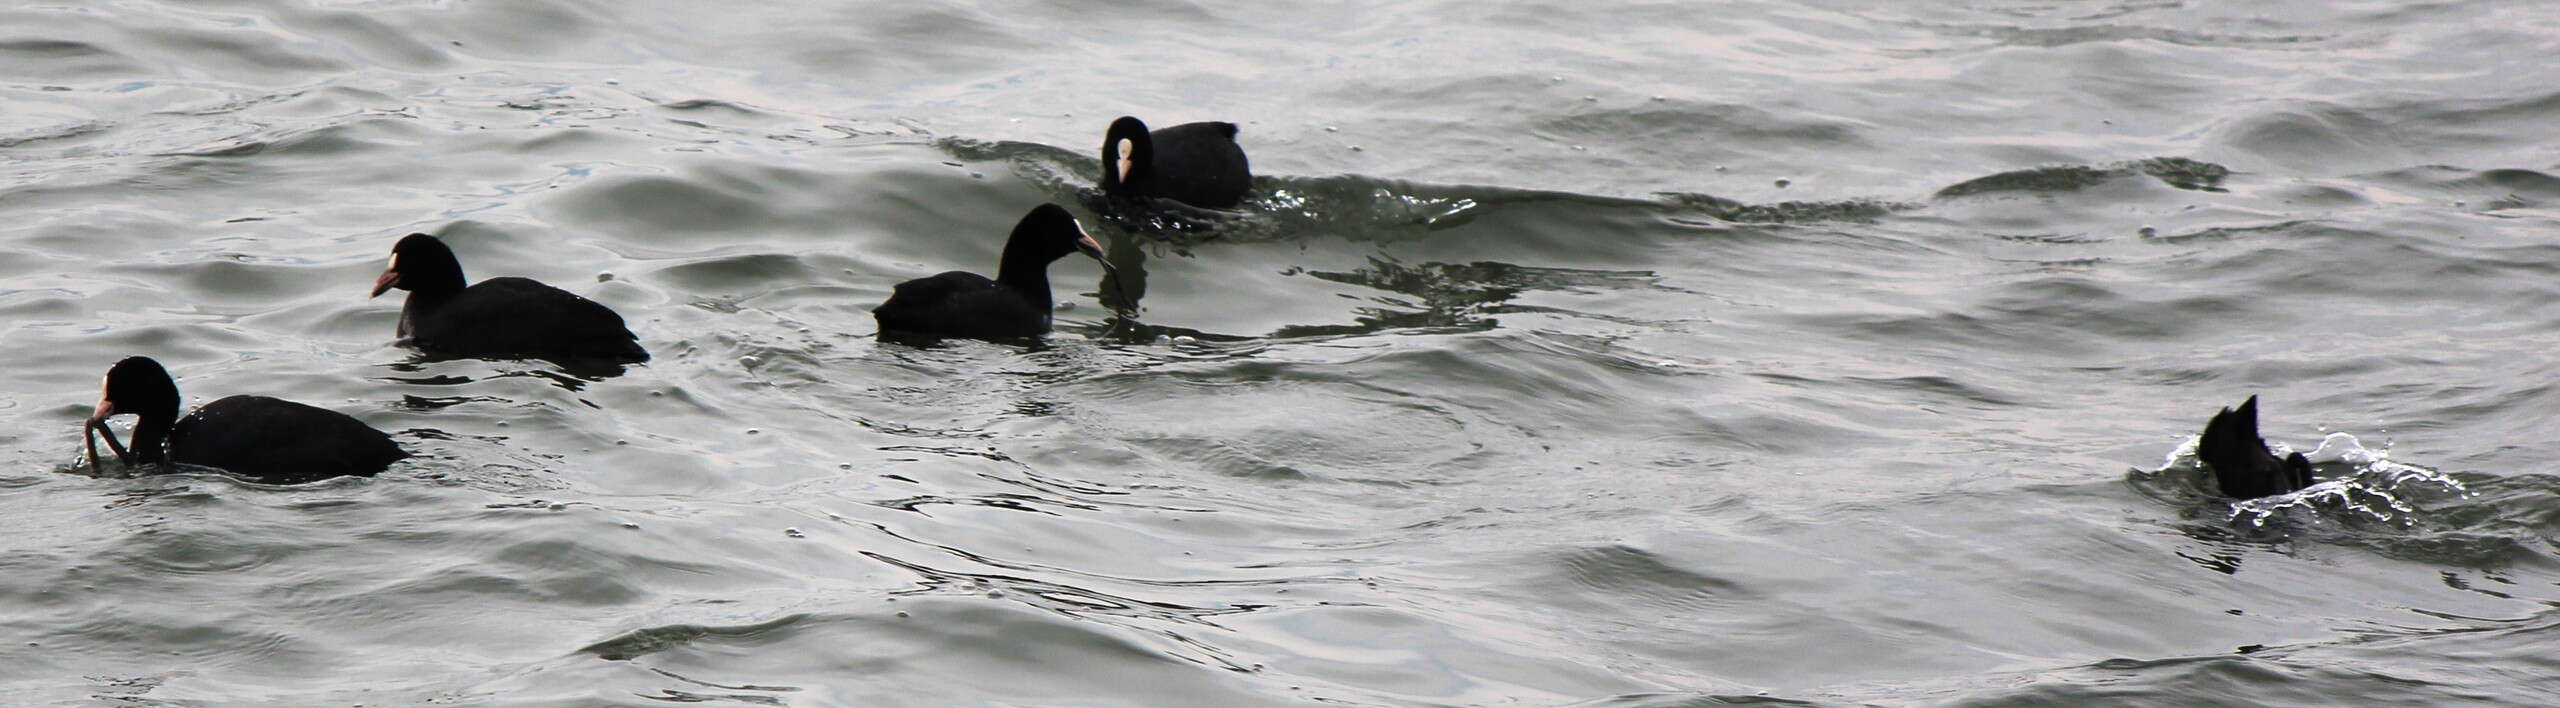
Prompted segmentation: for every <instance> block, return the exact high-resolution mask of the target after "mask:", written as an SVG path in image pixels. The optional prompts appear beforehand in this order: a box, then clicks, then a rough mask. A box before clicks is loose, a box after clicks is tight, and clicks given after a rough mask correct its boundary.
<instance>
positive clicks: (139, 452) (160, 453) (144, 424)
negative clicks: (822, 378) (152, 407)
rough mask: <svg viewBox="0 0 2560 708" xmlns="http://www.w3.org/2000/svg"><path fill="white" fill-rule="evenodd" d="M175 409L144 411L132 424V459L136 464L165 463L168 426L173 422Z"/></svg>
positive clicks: (166, 458) (167, 445)
mask: <svg viewBox="0 0 2560 708" xmlns="http://www.w3.org/2000/svg"><path fill="white" fill-rule="evenodd" d="M177 417H178V413H177V411H175V410H171V411H167V412H161V411H153V412H149V413H144V414H142V416H141V418H142V419H141V420H139V421H135V422H134V424H133V448H132V451H133V460H134V462H135V463H138V464H145V465H152V464H166V463H168V461H169V426H171V425H173V424H175V422H176V418H177Z"/></svg>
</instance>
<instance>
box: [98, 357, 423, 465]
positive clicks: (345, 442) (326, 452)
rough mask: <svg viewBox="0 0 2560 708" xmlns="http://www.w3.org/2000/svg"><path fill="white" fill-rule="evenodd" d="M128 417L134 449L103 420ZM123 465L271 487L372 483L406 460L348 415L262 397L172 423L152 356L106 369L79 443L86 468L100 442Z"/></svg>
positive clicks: (169, 393) (173, 410)
mask: <svg viewBox="0 0 2560 708" xmlns="http://www.w3.org/2000/svg"><path fill="white" fill-rule="evenodd" d="M125 414H132V415H134V416H138V417H139V418H141V420H139V421H138V422H136V423H134V426H133V448H132V449H131V451H127V450H126V448H125V447H124V446H123V445H121V444H118V443H117V442H116V433H115V429H114V428H111V427H108V425H107V419H108V418H109V417H113V416H118V415H125ZM94 435H105V436H106V438H107V449H110V450H114V451H115V453H116V459H118V460H122V461H123V462H124V463H125V464H127V465H134V464H144V465H163V466H166V465H168V464H169V463H171V462H176V463H179V464H187V465H201V466H205V467H215V468H220V469H222V470H223V471H225V472H229V473H231V474H234V475H238V476H241V477H245V478H248V479H252V480H256V481H260V482H266V483H269V484H294V483H299V482H309V481H313V480H321V479H328V478H330V477H343V476H350V475H352V476H357V477H370V476H373V475H374V473H377V472H381V471H382V468H384V467H388V466H390V465H391V463H393V462H396V461H398V460H400V458H403V457H408V456H409V453H407V452H404V451H402V450H401V449H400V446H399V445H398V444H397V443H393V442H392V441H391V436H389V435H384V434H383V433H382V431H379V430H375V429H373V426H369V425H365V424H364V421H360V420H356V419H355V418H352V417H349V416H348V415H347V414H344V413H339V412H337V411H332V410H328V409H324V408H313V407H311V406H306V405H303V404H300V403H295V402H292V401H286V400H279V399H274V398H268V397H266V396H231V397H228V398H224V399H222V400H218V401H214V402H212V403H207V404H204V406H203V407H200V408H197V409H196V410H195V412H194V413H189V414H187V417H185V418H179V417H178V384H177V382H175V381H171V380H170V379H169V370H168V369H163V368H161V367H160V362H157V361H152V360H151V358H150V357H141V356H137V357H128V358H126V359H125V360H124V361H119V362H116V365H115V366H114V367H113V368H109V369H107V382H106V390H105V391H104V392H102V393H101V394H100V395H99V397H98V410H97V413H95V414H93V415H91V416H89V422H88V425H87V427H86V428H85V429H84V430H82V431H81V436H80V437H81V440H82V441H83V442H84V443H86V444H87V445H88V448H89V465H90V466H91V467H92V468H95V467H97V465H98V442H97V439H96V437H95V436H94Z"/></svg>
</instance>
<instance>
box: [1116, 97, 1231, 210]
mask: <svg viewBox="0 0 2560 708" xmlns="http://www.w3.org/2000/svg"><path fill="white" fill-rule="evenodd" d="M1252 187H1253V170H1252V169H1250V168H1249V167H1247V166H1246V165H1245V159H1244V148H1242V147H1238V146H1237V145H1236V124H1234V123H1214V122H1212V123H1184V124H1182V125H1177V126H1173V127H1171V128H1166V129H1163V130H1158V131H1154V132H1148V131H1147V124H1146V123H1143V122H1140V121H1139V120H1138V119H1136V118H1132V117H1129V116H1121V117H1120V119H1119V120H1115V121H1112V122H1111V129H1110V130H1109V131H1108V132H1105V133H1103V135H1102V193H1103V194H1104V195H1107V196H1109V197H1111V198H1113V199H1118V200H1150V199H1171V200H1174V201H1177V202H1182V203H1184V204H1189V205H1191V206H1195V207H1202V208H1208V209H1229V208H1234V207H1235V205H1236V204H1237V203H1238V202H1241V201H1244V193H1245V191H1246V190H1248V189H1251V188H1252Z"/></svg>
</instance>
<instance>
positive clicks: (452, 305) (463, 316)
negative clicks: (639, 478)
mask: <svg viewBox="0 0 2560 708" xmlns="http://www.w3.org/2000/svg"><path fill="white" fill-rule="evenodd" d="M392 288H399V289H402V290H407V291H409V299H408V302H407V303H404V304H403V305H401V307H400V329H399V336H400V341H401V343H402V344H406V345H409V346H414V347H417V348H418V350H420V351H423V352H426V353H428V354H434V355H439V356H457V357H483V358H512V357H532V358H546V359H605V360H612V361H622V362H641V361H648V360H649V352H648V350H646V349H642V348H641V347H640V338H639V337H638V336H637V335H634V334H632V333H631V330H630V328H628V327H625V326H623V323H622V315H619V314H615V313H614V311H613V309H612V308H609V307H605V306H604V305H603V304H602V303H598V302H596V301H594V300H589V299H586V298H583V297H579V296H577V295H576V294H574V293H571V292H569V291H566V290H561V289H559V288H555V287H551V286H549V285H544V284H542V283H541V282H540V281H536V280H531V279H527V278H515V277H505V278H490V279H488V280H483V281H480V282H478V283H474V284H471V285H469V286H468V287H465V285H464V281H463V277H462V263H461V261H458V260H456V259H455V258H454V256H453V249H451V248H447V247H446V246H445V245H444V241H442V240H438V239H437V238H436V237H434V236H429V235H426V234H410V235H409V236H408V237H407V238H403V239H400V243H399V244H398V245H396V246H393V247H392V249H391V265H390V267H388V268H385V269H383V271H382V277H381V278H379V279H377V280H375V281H374V284H373V295H374V296H380V295H381V294H382V293H383V292H384V291H386V290H390V289H392Z"/></svg>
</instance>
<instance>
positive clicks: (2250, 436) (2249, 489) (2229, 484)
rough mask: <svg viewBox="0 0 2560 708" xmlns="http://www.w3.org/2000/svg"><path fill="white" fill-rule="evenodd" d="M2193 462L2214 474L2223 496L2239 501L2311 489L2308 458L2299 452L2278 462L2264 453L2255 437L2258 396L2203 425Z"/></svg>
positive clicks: (2264, 446) (2260, 440)
mask: <svg viewBox="0 0 2560 708" xmlns="http://www.w3.org/2000/svg"><path fill="white" fill-rule="evenodd" d="M2196 458H2197V459H2199V460H2203V461H2204V466H2205V467H2207V468H2210V469H2212V470H2213V478H2214V481H2215V482H2217V483H2219V484H2221V485H2222V493H2223V494H2226V495H2229V496H2232V497H2235V498H2239V499H2255V498H2258V497H2265V496H2274V495H2277V494H2283V493H2286V492H2291V491H2295V490H2299V489H2302V488H2304V487H2308V486H2311V460H2310V458H2306V457H2303V456H2302V453H2299V452H2297V453H2293V454H2291V455H2286V456H2284V457H2282V458H2278V457H2276V455H2275V453H2273V452H2268V451H2267V441H2266V440H2265V439H2264V438H2260V437H2258V397H2257V396H2250V397H2249V400H2247V401H2242V402H2241V403H2240V407H2239V408H2224V409H2222V412H2220V413H2215V414H2213V420H2210V421H2206V422H2205V424H2204V435H2202V436H2200V437H2198V438H2197V440H2196Z"/></svg>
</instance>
